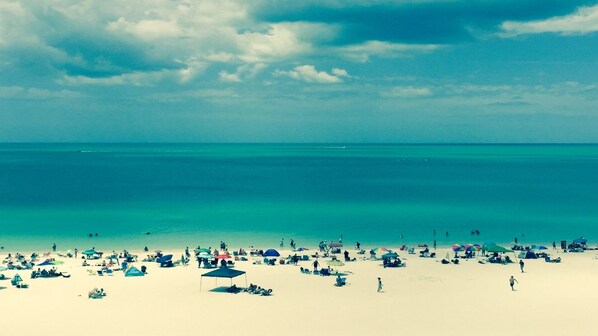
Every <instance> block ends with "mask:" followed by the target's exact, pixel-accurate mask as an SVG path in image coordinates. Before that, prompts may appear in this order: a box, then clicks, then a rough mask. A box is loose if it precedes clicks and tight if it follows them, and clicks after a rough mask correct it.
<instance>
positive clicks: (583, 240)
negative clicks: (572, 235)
mask: <svg viewBox="0 0 598 336" xmlns="http://www.w3.org/2000/svg"><path fill="white" fill-rule="evenodd" d="M587 242H588V240H587V239H585V238H577V239H574V240H573V243H574V244H585V243H587Z"/></svg>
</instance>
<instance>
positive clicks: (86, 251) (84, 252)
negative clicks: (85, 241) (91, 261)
mask: <svg viewBox="0 0 598 336" xmlns="http://www.w3.org/2000/svg"><path fill="white" fill-rule="evenodd" d="M96 253H98V252H97V251H96V250H94V249H89V250H85V251H83V252H81V254H85V255H94V254H96Z"/></svg>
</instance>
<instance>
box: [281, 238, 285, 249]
mask: <svg viewBox="0 0 598 336" xmlns="http://www.w3.org/2000/svg"><path fill="white" fill-rule="evenodd" d="M280 247H284V238H282V239H281V240H280Z"/></svg>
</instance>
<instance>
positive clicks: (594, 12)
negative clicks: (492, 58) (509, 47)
mask: <svg viewBox="0 0 598 336" xmlns="http://www.w3.org/2000/svg"><path fill="white" fill-rule="evenodd" d="M501 28H502V30H503V32H502V33H501V36H503V37H510V36H516V35H523V34H540V33H558V34H562V35H583V34H589V33H592V32H596V31H598V5H596V6H593V7H580V8H579V9H578V10H577V12H575V13H574V14H570V15H566V16H560V17H554V18H550V19H547V20H540V21H530V22H517V21H506V22H504V23H503V24H501Z"/></svg>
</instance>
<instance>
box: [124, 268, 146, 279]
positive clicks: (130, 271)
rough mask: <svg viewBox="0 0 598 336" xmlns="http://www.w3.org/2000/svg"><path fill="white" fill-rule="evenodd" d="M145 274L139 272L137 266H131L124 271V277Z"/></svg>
mask: <svg viewBox="0 0 598 336" xmlns="http://www.w3.org/2000/svg"><path fill="white" fill-rule="evenodd" d="M144 275H145V274H143V272H141V271H140V270H139V269H138V268H137V267H135V266H133V267H131V268H129V269H128V270H127V271H126V272H125V276H126V277H137V276H144Z"/></svg>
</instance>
